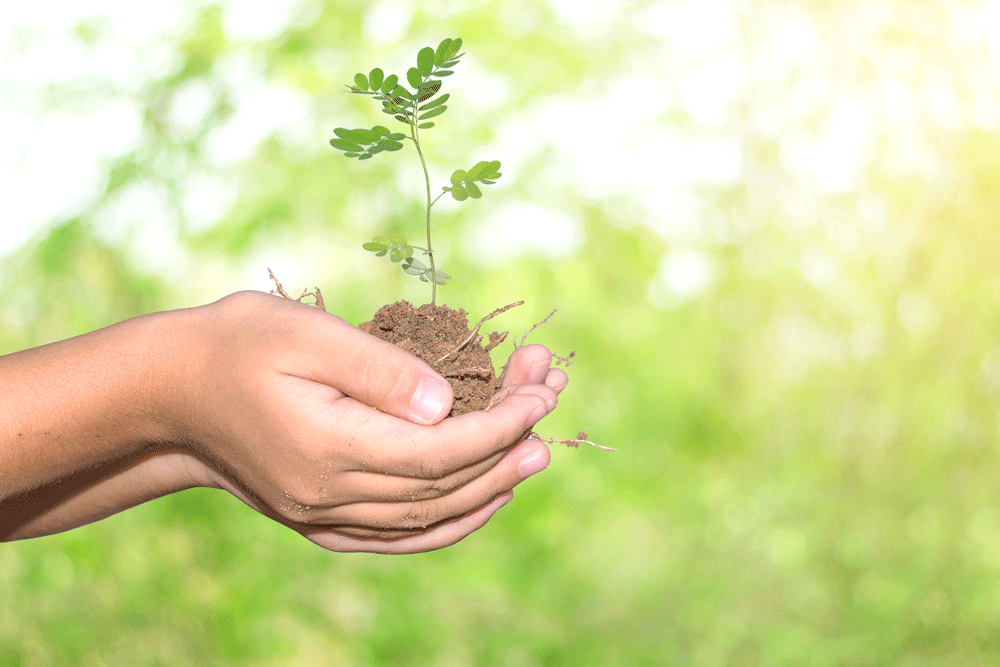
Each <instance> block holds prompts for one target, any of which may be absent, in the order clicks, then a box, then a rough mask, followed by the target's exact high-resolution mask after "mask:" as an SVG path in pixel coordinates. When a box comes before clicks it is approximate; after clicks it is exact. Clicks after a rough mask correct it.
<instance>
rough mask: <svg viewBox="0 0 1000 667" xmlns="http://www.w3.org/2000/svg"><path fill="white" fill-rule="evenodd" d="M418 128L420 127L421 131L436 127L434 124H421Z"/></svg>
mask: <svg viewBox="0 0 1000 667" xmlns="http://www.w3.org/2000/svg"><path fill="white" fill-rule="evenodd" d="M417 127H419V128H420V129H421V130H429V129H431V128H432V127H434V123H421V124H420V125H417Z"/></svg>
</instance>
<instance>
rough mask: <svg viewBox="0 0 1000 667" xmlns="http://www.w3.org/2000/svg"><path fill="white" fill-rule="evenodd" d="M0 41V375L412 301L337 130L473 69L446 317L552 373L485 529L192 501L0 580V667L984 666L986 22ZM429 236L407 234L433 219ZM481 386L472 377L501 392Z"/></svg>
mask: <svg viewBox="0 0 1000 667" xmlns="http://www.w3.org/2000/svg"><path fill="white" fill-rule="evenodd" d="M21 4H23V5H25V6H20V7H18V8H17V9H12V8H6V9H5V10H4V14H5V16H4V17H3V18H0V25H2V26H3V28H4V31H3V35H2V39H3V40H4V41H3V42H0V47H2V50H0V52H2V57H3V61H2V62H3V65H2V70H0V125H2V127H0V147H2V153H3V160H2V164H0V181H2V182H3V184H2V185H0V195H2V197H3V200H4V214H3V217H2V218H0V226H2V229H0V232H2V233H0V262H2V268H0V319H2V326H0V352H3V353H6V352H12V351H15V350H19V349H24V348H26V347H31V346H34V345H38V344H42V343H45V342H49V341H52V340H57V339H61V338H65V337H68V336H72V335H76V334H80V333H83V332H87V331H91V330H93V329H96V328H99V327H103V326H106V325H108V324H111V323H113V322H117V321H119V320H122V319H125V318H128V317H132V316H135V315H139V314H142V313H146V312H150V311H155V310H163V309H170V308H178V307H186V306H192V305H197V304H202V303H206V302H209V301H213V300H215V299H218V298H220V297H222V296H224V295H226V294H228V293H231V292H234V291H237V290H241V289H260V290H264V291H267V290H269V289H270V288H271V286H270V285H269V284H268V280H267V271H266V267H271V268H273V269H274V270H275V271H276V273H277V274H278V275H279V277H281V279H282V281H283V283H284V284H285V285H286V287H288V289H289V291H295V292H298V291H300V290H302V289H303V288H305V287H309V288H311V287H312V286H313V285H319V286H320V287H321V288H322V290H323V293H324V295H325V296H326V302H327V304H328V308H329V309H330V310H331V311H333V312H335V313H337V314H339V315H341V316H343V317H345V318H346V319H347V320H349V321H351V322H353V323H358V322H361V321H363V320H365V319H367V318H368V317H370V315H371V314H372V313H373V312H374V311H375V310H376V309H377V308H378V307H379V306H380V305H382V304H383V303H386V302H390V301H394V300H397V299H399V298H406V299H409V300H411V301H416V302H418V303H422V302H424V301H426V300H427V296H426V290H425V288H426V285H424V284H422V283H419V282H417V281H415V280H413V279H412V278H409V277H407V276H405V275H404V274H403V273H402V272H401V271H399V270H398V268H396V267H392V266H390V265H389V264H388V263H387V262H384V261H383V260H379V259H376V258H374V257H373V256H372V255H371V254H370V253H366V252H364V251H362V250H361V249H360V244H361V243H362V242H363V241H366V240H368V239H369V238H371V235H372V234H375V233H383V232H390V233H397V232H398V233H404V234H405V233H410V234H411V235H412V236H418V235H419V232H415V231H413V230H414V229H415V228H417V229H419V224H420V223H419V221H420V216H421V210H422V209H421V206H422V204H421V197H422V188H423V183H422V179H421V173H420V170H419V162H418V161H417V158H416V156H415V154H414V153H413V152H412V150H410V149H406V150H405V151H403V152H401V153H398V154H392V155H386V156H379V159H374V160H371V161H369V162H365V163H360V164H359V163H357V162H355V161H349V160H346V159H344V158H343V157H342V156H341V155H340V154H339V152H338V151H334V150H332V149H331V148H330V147H329V146H328V145H327V143H326V142H327V140H328V139H329V138H330V137H331V136H332V134H331V133H332V129H333V128H334V127H336V126H348V127H361V126H364V125H366V124H367V126H368V127H370V126H371V125H373V124H375V123H379V122H384V121H383V120H382V119H383V118H385V117H384V116H382V115H381V114H378V113H376V111H377V110H376V109H375V108H373V106H372V104H371V101H370V100H367V99H362V98H360V97H355V96H349V95H345V94H344V93H343V92H342V91H343V90H344V88H343V84H345V83H348V82H350V81H351V80H352V79H353V75H354V73H355V72H358V71H365V72H367V71H368V70H369V69H370V68H372V67H375V66H380V67H382V68H383V69H385V70H386V71H387V72H390V71H391V72H396V73H400V74H402V73H403V72H405V70H406V68H408V67H410V66H412V65H413V64H414V60H415V54H416V52H417V50H419V48H420V47H422V46H426V45H437V43H438V42H439V41H440V40H441V39H443V38H444V37H459V36H460V37H462V38H463V40H464V42H465V47H466V51H467V52H468V55H467V56H466V58H465V59H463V61H462V63H461V64H460V66H459V67H458V68H457V71H456V75H455V76H454V77H451V78H450V79H449V80H447V81H446V88H447V90H448V91H450V92H451V93H452V102H450V103H449V107H450V111H449V113H448V114H446V115H444V116H441V117H440V119H439V121H438V126H437V128H435V129H434V130H431V131H429V132H427V133H426V135H425V139H426V147H427V153H428V159H429V161H430V163H431V168H432V182H433V183H435V185H434V186H433V187H434V188H435V189H436V188H437V187H439V185H440V184H441V183H445V182H446V177H447V174H449V173H450V172H451V170H453V169H455V168H458V167H463V168H467V167H469V166H471V165H472V164H473V163H474V162H476V161H478V160H481V159H487V160H492V159H499V160H501V161H502V162H503V164H504V168H503V172H504V177H503V179H501V181H500V183H499V184H498V185H497V186H494V187H493V188H490V189H489V191H488V192H486V193H485V195H484V197H483V199H481V200H479V201H467V202H465V203H463V204H458V203H456V202H452V201H450V200H442V205H441V206H440V207H436V209H435V210H436V215H437V217H436V221H437V225H436V244H435V245H436V246H437V247H438V248H440V250H439V256H440V257H441V261H440V264H439V265H440V266H442V267H443V268H444V270H446V271H448V272H449V273H451V274H452V275H453V276H455V280H454V281H453V282H451V283H450V284H449V285H448V286H447V287H445V288H444V289H443V290H442V291H441V297H439V298H440V299H441V300H443V301H444V302H446V303H448V304H449V305H452V306H454V307H464V308H465V309H466V310H467V311H469V312H470V313H471V314H472V315H473V316H475V317H477V318H478V317H479V316H482V315H483V314H485V313H487V312H489V311H491V310H492V309H494V308H496V307H498V306H501V305H504V304H506V303H509V302H511V301H515V300H518V299H525V300H526V301H527V304H526V305H525V306H524V307H522V308H520V309H517V310H514V311H511V312H509V313H507V314H505V315H504V316H503V321H502V322H501V323H500V326H501V327H504V328H509V329H511V330H512V331H513V332H514V333H520V331H522V330H524V329H527V328H528V327H530V325H531V324H532V323H534V322H536V321H538V320H540V319H542V318H543V317H544V316H545V315H546V314H547V313H548V312H549V311H550V310H552V309H553V308H558V309H559V312H558V314H557V315H556V316H555V317H554V318H553V319H552V320H551V321H550V323H548V324H546V325H545V327H544V328H542V329H540V330H539V331H537V332H535V333H534V334H533V341H534V342H540V343H545V344H547V345H549V346H550V347H551V348H552V349H554V350H555V351H557V352H561V353H563V354H565V353H567V352H569V351H570V350H576V351H577V357H576V360H577V363H576V364H575V365H574V366H573V368H571V369H570V371H571V384H570V387H569V388H568V389H567V391H566V392H564V394H563V397H562V398H561V402H560V407H559V409H558V410H557V411H556V412H555V413H554V414H553V415H552V416H551V417H549V418H548V419H547V420H546V421H545V422H543V424H542V426H543V428H542V429H541V430H542V431H544V433H545V434H546V435H549V436H552V437H568V436H572V435H573V434H575V433H576V432H577V431H578V430H580V429H581V428H584V427H591V428H589V429H588V431H589V433H590V434H591V436H592V438H593V439H595V440H597V441H599V442H601V443H602V444H606V445H610V446H614V447H618V448H619V451H618V452H617V453H606V452H601V451H598V450H595V449H581V450H572V449H565V448H561V447H558V446H556V447H554V448H553V460H552V464H551V466H550V468H549V470H547V471H546V472H545V473H544V474H543V475H540V476H538V477H537V478H533V479H531V480H530V481H528V482H526V483H525V484H523V485H522V486H521V487H519V488H518V490H517V493H516V497H515V499H514V501H513V502H512V503H511V504H510V505H508V506H507V507H506V508H504V509H503V510H501V511H500V512H499V513H498V514H497V516H496V517H495V518H494V519H493V520H492V521H491V522H490V523H489V524H488V525H487V526H486V527H485V528H484V529H482V530H481V531H479V532H477V533H475V534H473V535H472V536H470V537H469V538H467V539H466V540H465V541H463V542H461V543H459V544H458V545H456V546H454V547H452V548H448V549H445V550H442V551H439V552H434V553H430V554H421V555H416V556H409V557H384V556H375V555H341V554H333V553H328V552H325V551H322V550H320V549H319V548H317V547H315V546H314V545H312V544H311V543H309V542H307V541H305V540H303V539H302V538H300V537H299V536H298V535H296V534H294V533H292V532H291V531H289V530H287V529H284V528H282V527H281V526H278V525H277V524H274V523H271V522H270V521H268V520H267V519H264V518H263V517H261V516H258V515H256V514H255V513H253V512H252V511H251V510H249V509H248V508H246V507H245V506H243V505H242V504H241V503H240V502H239V501H237V500H235V499H234V498H232V497H229V496H227V495H225V494H224V493H222V492H218V491H209V490H192V491H188V492H185V493H181V494H176V495H174V496H171V497H167V498H163V499H161V500H159V501H156V502H153V503H149V504H147V505H144V506H142V507H139V508H136V509H134V510H131V511H128V512H125V513H123V514H120V515H117V516H115V517H112V518H110V519H108V520H105V521H103V522H100V523H98V524H94V525H91V526H88V527H85V528H82V529H79V530H75V531H72V532H70V533H67V534H63V535H57V536H52V537H47V538H43V539H38V540H34V541H29V542H22V543H13V544H3V545H0V665H26V666H27V665H31V666H35V665H38V666H43V665H84V666H88V667H90V666H98V665H107V666H114V665H164V666H167V665H169V666H172V667H174V666H180V665H234V664H240V665H255V666H262V667H263V666H272V665H273V666H279V665H281V666H286V665H309V666H313V665H400V666H402V665H413V666H452V665H456V666H457V665H505V666H507V665H509V666H521V665H523V666H530V665H601V666H620V665H706V666H707V665H782V666H783V665H788V666H799V665H816V666H835V665H844V666H848V665H849V666H867V665H872V666H875V665H906V666H915V665H925V664H926V665H984V664H1000V511H998V507H1000V504H998V501H1000V491H998V484H1000V482H998V479H1000V460H998V456H997V453H996V450H997V444H998V437H997V432H998V431H997V428H998V420H997V412H998V409H997V407H998V399H1000V273H998V269H1000V244H998V238H1000V237H998V232H1000V216H998V214H1000V137H998V135H997V128H998V126H1000V96H998V93H997V89H998V83H1000V38H998V37H997V35H1000V6H998V5H1000V3H997V2H966V1H963V0H927V1H921V2H917V1H914V0H897V1H882V0H876V1H874V2H872V1H868V0H866V1H864V2H862V1H860V0H846V1H841V2H836V3H834V2H825V1H821V0H813V1H811V2H782V1H775V2H766V3H761V2H757V3H748V2H738V1H736V0H698V1H694V0H686V1H679V0H678V1H668V0H661V1H642V0H636V1H627V0H619V1H618V2H577V1H574V0H549V1H548V2H545V1H543V0H509V1H505V2H453V1H443V2H435V3H414V2H410V1H407V0H380V1H378V2H375V3H367V2H351V1H347V0H341V1H336V0H331V1H329V2H325V3H324V2H320V1H318V0H282V1H280V2H269V3H263V2H256V1H254V2H249V1H242V0H231V1H230V2H223V3H214V2H204V1H193V0H192V1H187V0H172V1H170V2H162V3H152V4H150V3H125V2H121V1H119V0H101V1H100V2H88V3H56V2H48V1H46V0H40V1H39V2H35V3H21ZM438 208H439V209H440V210H438ZM509 352H510V348H509V345H505V346H501V348H499V349H498V350H497V359H498V360H502V359H503V358H505V357H506V355H507V354H509Z"/></svg>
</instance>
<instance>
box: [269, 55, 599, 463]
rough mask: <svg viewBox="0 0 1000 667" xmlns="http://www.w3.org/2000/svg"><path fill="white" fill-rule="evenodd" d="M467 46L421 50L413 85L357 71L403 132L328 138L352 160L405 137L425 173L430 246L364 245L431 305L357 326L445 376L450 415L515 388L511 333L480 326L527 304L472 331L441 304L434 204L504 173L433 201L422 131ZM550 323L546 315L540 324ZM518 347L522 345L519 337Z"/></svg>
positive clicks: (496, 170) (451, 187)
mask: <svg viewBox="0 0 1000 667" xmlns="http://www.w3.org/2000/svg"><path fill="white" fill-rule="evenodd" d="M461 50H462V40H461V39H445V40H443V41H442V42H441V43H440V44H439V45H438V47H437V48H436V49H434V48H431V47H429V46H428V47H425V48H423V49H420V52H419V53H418V54H417V66H416V67H411V68H409V69H408V70H407V72H406V82H407V83H408V84H409V85H410V88H412V90H410V89H408V88H407V87H406V86H404V85H402V84H401V83H400V82H399V77H397V76H396V75H395V74H390V75H389V76H386V75H385V72H384V71H383V70H382V69H381V68H378V67H376V68H374V69H372V70H371V71H370V72H369V73H368V74H367V75H366V74H364V73H358V74H356V75H355V76H354V83H353V84H348V85H347V89H348V92H349V93H351V94H355V95H368V96H370V97H372V98H374V99H375V100H377V101H378V102H381V104H382V112H383V113H385V114H387V115H389V116H392V117H393V118H394V119H395V120H396V121H398V122H400V123H402V124H403V125H404V126H405V131H404V132H393V131H392V130H390V129H389V128H388V127H385V126H383V125H375V126H374V127H372V128H370V129H368V128H358V129H347V128H343V127H338V128H336V129H335V130H334V131H333V132H334V134H335V135H336V136H335V137H334V138H333V139H331V140H330V145H331V146H333V147H334V148H336V149H337V150H339V151H342V152H343V153H344V155H345V156H346V157H348V158H356V159H358V160H370V159H371V158H373V157H375V156H376V155H379V154H380V153H392V152H395V151H399V150H402V149H403V147H404V145H405V142H406V141H412V142H413V146H414V148H416V151H417V156H418V157H419V158H420V166H421V167H422V168H423V172H424V184H425V187H426V193H427V206H426V209H425V218H424V226H425V231H426V236H427V246H426V247H421V246H418V245H414V244H411V243H409V242H408V241H407V240H406V238H405V237H403V236H399V235H396V236H391V237H390V236H381V235H379V236H375V237H374V238H373V239H372V240H371V241H369V242H367V243H365V244H363V246H362V247H363V248H364V249H365V250H368V251H371V252H374V253H375V254H376V255H377V256H379V257H384V256H386V255H388V257H389V259H390V260H391V261H392V262H395V263H398V264H400V265H401V267H402V269H403V271H404V272H406V273H407V274H409V275H411V276H415V277H417V278H419V279H420V280H422V281H424V282H427V283H430V285H431V302H430V304H426V305H423V306H421V307H420V308H419V309H416V308H414V307H413V306H412V305H410V304H409V303H406V302H405V301H401V302H399V303H396V304H392V305H388V306H384V307H383V308H381V309H380V310H379V311H378V312H377V313H376V314H375V317H374V318H373V319H372V321H370V322H364V323H362V324H360V325H359V328H360V329H361V330H362V331H365V332H366V333H369V334H371V335H374V336H377V337H379V338H381V339H382V340H386V341H388V342H391V343H394V344H396V345H399V346H400V347H402V348H403V349H405V350H407V351H408V352H410V353H412V354H415V355H416V356H418V357H420V358H421V359H424V361H426V362H427V363H428V364H430V366H431V367H432V368H433V369H434V370H435V371H437V372H439V373H440V374H441V375H442V376H444V377H445V378H447V379H448V381H449V382H450V383H451V384H452V388H453V389H454V403H453V407H452V411H451V413H449V414H450V416H456V415H458V414H463V413H464V412H468V411H472V410H489V409H490V408H492V407H493V405H495V404H496V403H497V402H499V401H500V400H502V399H503V398H505V397H506V396H507V395H508V394H509V393H510V389H508V391H507V392H506V393H501V392H500V388H501V384H502V382H501V380H500V378H498V377H497V375H496V373H495V371H494V368H493V363H492V361H491V359H490V356H489V352H490V350H492V349H493V348H494V347H496V346H497V345H499V344H500V343H501V342H502V341H503V340H504V339H505V338H506V336H507V334H506V333H497V332H494V333H492V334H490V335H489V341H488V342H487V343H486V344H485V345H483V344H482V342H483V335H481V334H480V333H479V330H480V327H481V326H482V325H483V323H485V322H486V321H487V320H489V319H491V318H493V317H494V316H496V315H499V314H501V313H503V312H505V311H507V310H509V309H510V308H513V307H514V306H517V305H520V304H521V303H523V302H518V303H514V304H510V305H509V306H504V307H503V308H498V309H496V310H494V311H493V312H492V313H490V314H489V315H487V316H486V317H484V318H482V319H481V320H480V321H479V323H478V324H476V325H475V327H473V328H472V329H471V331H470V329H469V327H468V320H467V318H466V316H465V311H463V310H458V311H455V310H452V309H450V308H448V307H447V306H438V305H437V286H438V285H444V284H445V283H446V281H447V280H448V279H450V278H451V276H449V275H448V274H447V273H445V272H444V271H441V270H440V269H439V268H438V266H437V262H436V260H435V258H434V245H433V241H432V238H431V209H432V208H433V207H434V204H435V203H437V201H438V200H439V199H441V197H443V196H444V195H445V194H449V193H450V194H451V196H452V198H454V199H455V200H456V201H465V200H466V199H470V198H471V199H479V198H480V197H482V189H481V186H484V185H493V184H494V183H496V181H497V179H498V178H500V176H501V173H500V162H499V161H498V160H492V161H487V160H483V161H480V162H477V163H476V164H474V165H473V166H472V167H471V168H470V169H456V170H455V171H453V172H452V174H451V177H450V179H449V181H450V183H449V184H448V185H444V186H442V187H441V192H440V193H439V194H438V195H437V197H435V198H433V199H432V198H431V179H430V174H429V173H428V170H427V161H426V159H425V158H424V151H423V144H421V135H420V133H421V130H430V129H431V128H433V127H434V123H433V122H431V120H430V119H432V118H437V117H438V116H440V115H441V114H443V113H445V111H447V110H448V106H447V104H445V103H446V102H448V100H449V97H450V95H449V94H448V93H444V94H441V95H439V93H440V92H441V83H442V79H444V78H445V77H448V76H450V75H452V74H453V73H454V67H455V66H456V65H457V64H458V62H459V60H460V59H461V58H462V56H463V55H465V54H464V53H460V51H461ZM416 251H419V252H420V253H422V255H421V257H422V258H424V259H426V262H427V263H426V264H425V263H424V262H423V261H421V259H418V258H417V257H415V256H414V254H415V252H416ZM269 271H270V270H269ZM271 278H272V279H273V280H274V283H275V286H276V288H277V292H278V293H279V294H281V295H282V296H285V297H287V298H292V297H291V296H289V295H288V293H287V292H285V290H284V288H282V286H281V283H279V282H278V279H277V278H276V277H275V276H274V274H273V273H271ZM307 296H312V297H315V299H316V305H317V306H318V307H320V308H323V307H324V305H323V297H322V294H321V293H320V291H319V288H316V291H315V292H303V294H302V296H301V297H299V298H298V299H297V300H298V301H301V300H302V299H304V298H305V297H307ZM553 312H554V311H553ZM550 317H551V315H550ZM546 320H548V317H547V318H545V320H543V321H542V322H540V323H539V324H542V323H544V322H545V321H546ZM537 326H538V325H537V324H536V325H535V327H532V331H533V330H534V329H535V328H536V327H537ZM528 333H530V331H529V332H526V333H525V336H522V338H521V341H520V345H524V340H525V338H526V337H527V334H528ZM514 347H515V348H517V347H519V345H518V343H517V342H516V341H515V344H514ZM572 356H573V354H570V355H569V356H568V357H566V358H562V357H557V356H555V355H553V357H554V359H555V360H556V363H557V364H558V363H560V362H564V363H566V365H569V363H570V358H571V357H572ZM491 397H492V400H491ZM529 434H530V435H531V436H533V437H536V438H538V439H539V440H543V441H545V442H550V443H555V442H559V443H563V444H566V445H569V446H579V445H580V444H583V443H586V444H591V445H594V446H595V447H600V448H601V449H611V448H610V447H604V446H602V445H597V444H595V443H593V442H590V441H589V440H587V434H586V433H585V432H583V431H581V432H580V434H579V435H578V436H577V438H575V439H550V438H542V437H540V436H538V434H537V433H535V432H534V431H530V432H529V433H528V434H526V435H529Z"/></svg>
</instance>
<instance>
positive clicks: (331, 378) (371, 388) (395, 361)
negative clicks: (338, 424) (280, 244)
mask: <svg viewBox="0 0 1000 667" xmlns="http://www.w3.org/2000/svg"><path fill="white" fill-rule="evenodd" d="M294 316H295V317H297V318H301V321H300V322H299V323H298V324H299V326H294V327H292V328H291V329H290V332H291V333H290V334H289V335H290V337H291V340H290V341H288V343H287V344H288V346H289V348H290V349H291V350H293V351H294V353H292V354H287V355H285V357H284V361H283V365H284V367H283V368H282V369H281V370H283V371H284V372H286V373H289V374H291V375H297V376H299V377H303V378H306V379H309V380H313V381H316V382H322V383H324V384H327V385H329V386H331V387H334V388H336V389H338V390H339V391H341V392H343V393H344V394H347V395H348V396H350V397H351V398H353V399H355V400H357V401H359V402H361V403H364V404H365V405H369V406H371V407H374V408H378V409H379V410H381V411H382V412H385V413H387V414H390V415H393V416H396V417H399V418H401V419H406V420H409V421H412V422H414V423H417V424H434V423H437V422H439V421H441V420H442V419H444V417H445V415H447V414H448V411H449V410H451V404H452V398H453V397H452V389H451V385H450V384H448V381H447V380H445V379H444V378H443V377H441V375H439V374H438V373H437V372H435V371H434V370H433V369H432V368H431V367H430V366H429V365H428V364H427V363H425V362H423V361H421V360H420V359H418V358H417V357H415V356H413V355H412V354H410V353H408V352H406V351H404V350H403V349H402V348H400V347H399V346H397V345H393V344H392V343H387V342H385V341H383V340H380V339H378V338H376V337H375V336H371V335H369V334H367V333H365V332H363V331H361V330H360V329H358V328H357V327H354V326H352V325H350V324H348V323H347V322H345V321H344V320H342V319H340V318H339V317H336V316H335V315H331V314H329V313H326V312H323V311H320V310H317V309H316V308H312V307H302V308H301V309H298V310H296V311H295V313H294Z"/></svg>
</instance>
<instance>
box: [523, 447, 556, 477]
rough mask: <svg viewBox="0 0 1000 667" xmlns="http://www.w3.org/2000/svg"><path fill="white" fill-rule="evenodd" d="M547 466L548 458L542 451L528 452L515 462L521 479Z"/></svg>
mask: <svg viewBox="0 0 1000 667" xmlns="http://www.w3.org/2000/svg"><path fill="white" fill-rule="evenodd" d="M548 467H549V461H548V458H547V457H546V456H545V454H544V453H543V452H535V453H534V454H528V455H527V456H526V457H524V459H522V460H521V462H520V463H518V464H517V474H518V475H520V476H521V479H528V478H529V477H531V476H532V475H534V474H535V473H539V472H541V471H543V470H545V469H546V468H548Z"/></svg>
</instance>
